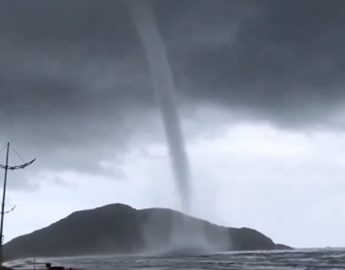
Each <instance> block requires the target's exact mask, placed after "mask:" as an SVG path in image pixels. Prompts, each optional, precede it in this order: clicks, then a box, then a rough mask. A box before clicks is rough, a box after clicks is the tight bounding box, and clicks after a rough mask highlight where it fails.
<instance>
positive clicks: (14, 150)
mask: <svg viewBox="0 0 345 270" xmlns="http://www.w3.org/2000/svg"><path fill="white" fill-rule="evenodd" d="M11 149H12V150H13V152H14V153H15V154H16V156H17V157H18V158H19V159H20V160H21V161H22V162H23V163H25V161H24V159H23V158H22V157H21V155H19V153H18V152H17V151H16V149H15V148H14V147H13V146H12V145H11Z"/></svg>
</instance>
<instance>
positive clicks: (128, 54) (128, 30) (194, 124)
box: [0, 0, 345, 247]
mask: <svg viewBox="0 0 345 270" xmlns="http://www.w3.org/2000/svg"><path fill="white" fill-rule="evenodd" d="M1 4H2V8H1V9H0V41H1V43H0V57H1V61H0V94H1V98H0V124H1V126H0V127H1V133H0V142H2V145H5V143H6V142H7V141H10V142H11V143H13V144H14V147H15V149H16V150H17V151H18V152H20V154H21V155H22V156H23V157H24V158H25V159H31V158H32V157H37V162H36V163H35V164H34V165H32V167H31V168H28V169H26V170H25V171H22V172H18V173H16V174H12V173H11V174H10V179H9V188H10V190H9V193H8V201H7V203H8V207H10V206H12V205H18V206H17V209H16V211H15V212H13V213H11V214H10V215H8V216H7V217H6V218H7V222H6V228H5V236H6V240H9V239H11V238H13V237H15V236H17V235H19V234H22V233H27V232H30V231H32V230H35V229H38V228H40V227H42V226H46V225H48V224H50V223H51V222H53V221H56V220H57V219H59V218H62V217H63V216H65V215H67V214H69V213H70V212H72V211H75V210H78V209H84V208H88V207H96V206H99V205H102V204H106V203H114V202H122V203H127V204H130V205H132V206H134V207H138V208H143V207H151V206H165V207H172V208H178V205H179V204H178V202H177V198H178V196H177V195H176V191H175V186H174V182H173V177H172V175H171V169H170V163H169V156H168V152H167V149H166V143H165V136H164V131H163V128H162V123H161V119H160V116H159V110H158V106H157V104H156V101H155V96H154V91H153V89H152V86H151V81H150V78H149V71H148V67H147V62H146V58H145V55H144V50H143V48H142V45H141V41H140V38H139V37H138V35H137V34H136V31H135V28H134V25H133V22H132V20H131V18H130V16H129V13H128V11H127V10H126V6H125V5H124V3H123V2H122V1H110V0H109V1H105V0H100V1H85V0H83V1H67V0H63V1H54V2H49V3H48V2H47V1H43V0H35V1H30V2H29V1H26V2H22V1H13V0H12V1H1ZM153 5H154V10H155V15H156V17H157V21H158V26H159V29H160V32H161V34H162V38H163V40H164V42H165V45H166V48H167V52H168V56H169V61H170V64H171V67H172V71H173V74H174V77H175V80H176V85H177V98H178V104H179V112H180V115H181V119H182V126H183V131H184V135H185V139H186V145H187V152H188V154H189V157H190V163H191V170H192V175H193V190H194V204H195V207H194V214H195V215H197V216H199V217H202V218H207V219H209V220H211V221H213V222H216V223H219V224H223V225H229V226H238V227H240V226H248V227H253V228H256V229H258V230H260V231H262V232H263V233H265V234H267V235H268V236H270V237H272V238H273V240H274V241H277V242H283V243H286V244H289V245H293V246H298V247H306V246H344V245H345V236H343V233H342V228H344V226H345V211H344V210H345V209H344V205H345V196H344V191H345V181H344V179H343V175H344V172H343V171H344V169H345V157H343V152H344V151H343V149H345V133H344V128H345V109H344V103H345V91H344V90H343V87H344V84H345V82H344V76H343V72H344V68H345V56H344V53H343V48H344V45H345V44H344V43H345V36H344V34H343V32H344V31H343V29H344V26H345V19H344V18H345V17H344V16H343V11H344V10H345V2H344V1H341V0H329V1H322V0H290V1H285V0H281V1H276V0H269V1H268V0H260V1H249V0H248V1H239V0H236V1H230V0H217V1H213V0H189V1H172V0H170V1H153ZM2 155H3V156H4V152H2ZM11 160H12V162H14V163H18V162H19V163H20V162H21V161H20V159H18V158H16V156H15V155H13V156H12V159H11ZM61 200H62V202H61ZM24 221H25V222H27V225H25V226H23V225H22V224H23V223H24Z"/></svg>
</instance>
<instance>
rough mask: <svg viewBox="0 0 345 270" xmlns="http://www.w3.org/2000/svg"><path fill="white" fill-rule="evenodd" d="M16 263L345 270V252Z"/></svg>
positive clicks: (24, 263) (27, 264)
mask: <svg viewBox="0 0 345 270" xmlns="http://www.w3.org/2000/svg"><path fill="white" fill-rule="evenodd" d="M35 262H36V263H35V265H34V264H33V259H25V260H16V261H11V262H8V263H7V265H8V266H11V267H13V268H14V269H45V267H44V263H45V262H51V263H52V265H53V266H58V265H59V266H61V265H62V266H65V267H67V269H68V268H69V267H71V268H78V269H89V270H91V269H97V270H113V269H121V270H127V269H146V270H150V269H155V270H167V269H192V270H198V269H234V270H235V269H236V270H240V269H246V270H254V269H255V270H258V269H262V270H263V269H277V270H291V269H300V270H302V269H303V270H312V269H333V270H336V269H345V249H313V250H311V249H308V250H306V249H305V250H290V251H257V252H227V253H215V254H205V255H165V256H139V255H136V256H83V257H63V258H36V259H35Z"/></svg>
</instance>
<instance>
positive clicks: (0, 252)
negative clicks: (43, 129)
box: [0, 143, 36, 268]
mask: <svg viewBox="0 0 345 270" xmlns="http://www.w3.org/2000/svg"><path fill="white" fill-rule="evenodd" d="M9 155H10V143H7V151H6V163H5V165H3V164H0V168H1V169H4V170H5V175H4V186H3V190H2V203H1V221H0V268H2V263H3V261H4V243H3V240H4V235H3V229H4V216H5V214H7V213H8V212H11V211H12V210H13V209H11V210H10V211H7V212H5V199H6V185H7V172H8V170H11V171H14V170H18V169H24V168H26V167H27V166H29V165H31V164H32V163H33V162H34V161H35V160H36V159H33V160H31V161H30V162H27V163H24V164H21V165H14V166H9V165H8V159H9Z"/></svg>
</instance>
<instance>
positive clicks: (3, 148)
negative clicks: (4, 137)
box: [0, 144, 7, 153]
mask: <svg viewBox="0 0 345 270" xmlns="http://www.w3.org/2000/svg"><path fill="white" fill-rule="evenodd" d="M6 146H7V144H5V145H4V146H3V147H2V148H1V150H0V153H2V151H4V150H5V148H6Z"/></svg>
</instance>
